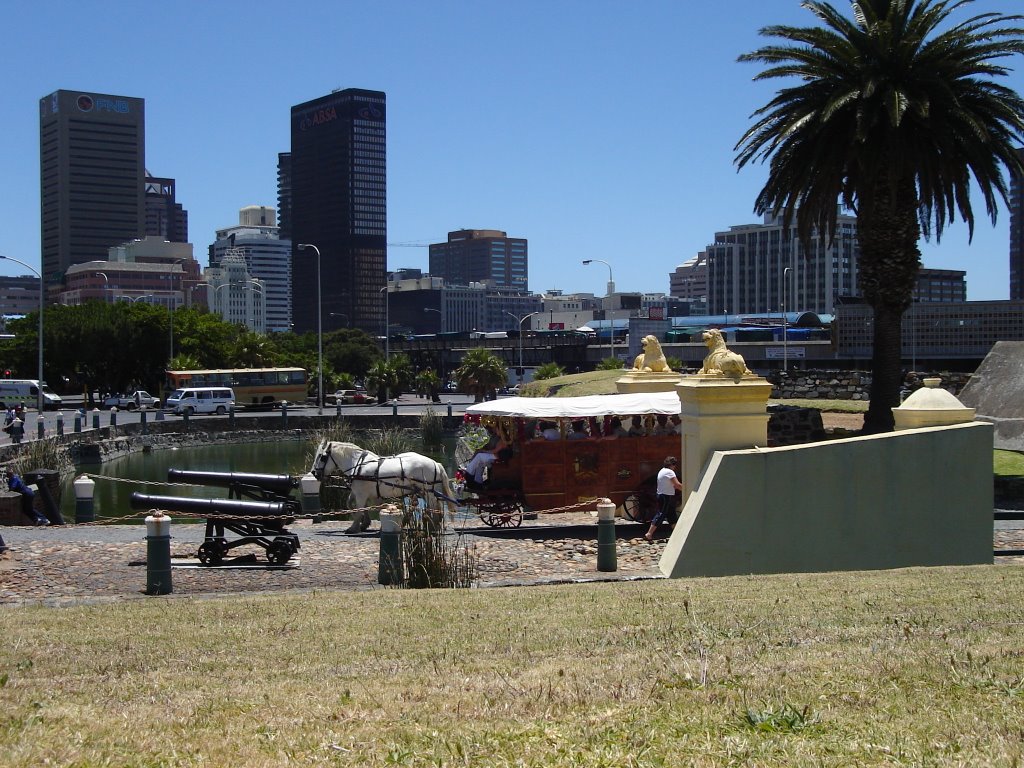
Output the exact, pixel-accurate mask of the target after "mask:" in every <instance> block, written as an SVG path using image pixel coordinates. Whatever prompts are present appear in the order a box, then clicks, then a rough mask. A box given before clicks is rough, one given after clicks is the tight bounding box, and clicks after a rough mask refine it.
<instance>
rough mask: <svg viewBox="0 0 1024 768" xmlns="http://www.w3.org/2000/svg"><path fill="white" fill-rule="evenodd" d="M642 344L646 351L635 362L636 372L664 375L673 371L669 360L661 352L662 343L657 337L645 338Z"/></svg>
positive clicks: (634, 368)
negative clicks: (669, 365) (663, 373)
mask: <svg viewBox="0 0 1024 768" xmlns="http://www.w3.org/2000/svg"><path fill="white" fill-rule="evenodd" d="M640 343H641V344H643V346H644V351H643V352H641V353H640V354H639V355H637V356H636V360H635V361H633V370H634V371H644V372H645V373H662V372H668V371H671V370H672V369H671V368H669V367H668V360H666V359H665V353H664V352H662V351H661V342H660V341H658V337H657V336H644V338H643V340H642V341H641V342H640Z"/></svg>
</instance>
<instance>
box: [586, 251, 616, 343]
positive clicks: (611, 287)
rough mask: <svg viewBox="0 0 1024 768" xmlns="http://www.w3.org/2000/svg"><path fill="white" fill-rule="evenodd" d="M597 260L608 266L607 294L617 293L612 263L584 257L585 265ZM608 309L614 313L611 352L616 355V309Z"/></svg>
mask: <svg viewBox="0 0 1024 768" xmlns="http://www.w3.org/2000/svg"><path fill="white" fill-rule="evenodd" d="M595 261H596V262H597V263H598V264H604V265H605V266H606V267H608V287H607V292H608V293H607V295H608V296H611V295H612V294H614V293H615V278H613V277H612V265H611V264H609V263H608V262H607V261H604V260H603V259H584V260H583V263H584V265H586V264H593V263H594V262H595ZM608 311H609V312H611V315H612V323H611V325H612V336H611V345H610V353H611V356H612V357H615V310H614V309H610V308H609V310H608Z"/></svg>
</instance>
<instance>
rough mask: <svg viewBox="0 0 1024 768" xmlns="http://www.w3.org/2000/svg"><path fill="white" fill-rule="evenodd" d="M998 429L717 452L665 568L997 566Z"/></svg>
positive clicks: (677, 573)
mask: <svg viewBox="0 0 1024 768" xmlns="http://www.w3.org/2000/svg"><path fill="white" fill-rule="evenodd" d="M992 509H993V494H992V426H991V425H990V424H985V423H982V422H972V423H969V424H959V425H956V426H951V427H930V428H925V429H914V430H907V431H903V432H893V433H888V434H884V435H873V436H867V437H855V438H850V439H847V440H833V441H828V442H822V443H812V444H809V445H801V446H793V447H785V448H767V449H753V450H736V451H716V452H715V453H714V454H712V456H711V459H710V460H709V461H708V464H707V466H706V467H705V469H704V472H703V474H702V475H701V478H700V480H699V482H698V485H697V487H696V489H695V490H694V492H693V493H691V494H690V496H689V498H688V500H687V502H686V505H685V507H684V508H683V512H682V514H681V515H680V518H679V522H678V524H677V525H676V529H675V531H674V532H673V534H672V538H671V539H670V540H669V542H668V545H667V546H666V549H665V552H664V554H663V555H662V558H661V564H660V565H661V570H662V572H663V573H664V574H665V575H667V576H670V577H683V576H726V575H737V574H749V573H796V572H814V571H844V570H872V569H882V568H904V567H909V566H934V565H967V564H979V563H991V562H992V525H993V524H992V520H993V517H992Z"/></svg>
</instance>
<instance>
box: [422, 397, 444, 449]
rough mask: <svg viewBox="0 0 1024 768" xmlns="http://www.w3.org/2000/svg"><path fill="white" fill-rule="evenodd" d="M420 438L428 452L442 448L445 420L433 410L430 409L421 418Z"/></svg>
mask: <svg viewBox="0 0 1024 768" xmlns="http://www.w3.org/2000/svg"><path fill="white" fill-rule="evenodd" d="M420 438H421V439H422V441H423V447H424V449H426V450H436V449H438V448H440V447H441V443H442V440H443V439H444V419H442V418H441V414H439V413H438V412H437V411H435V410H434V409H433V408H430V407H428V408H427V409H426V410H425V411H424V412H423V414H422V415H421V416H420Z"/></svg>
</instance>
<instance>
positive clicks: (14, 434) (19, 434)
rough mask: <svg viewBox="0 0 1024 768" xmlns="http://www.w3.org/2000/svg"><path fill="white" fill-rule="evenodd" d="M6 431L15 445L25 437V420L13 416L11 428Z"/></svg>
mask: <svg viewBox="0 0 1024 768" xmlns="http://www.w3.org/2000/svg"><path fill="white" fill-rule="evenodd" d="M8 433H9V434H10V436H11V442H12V443H14V444H15V445H17V444H18V443H20V442H21V439H22V438H23V437H25V422H23V421H22V420H21V419H19V418H18V417H15V418H14V421H12V422H11V428H10V429H9V430H8Z"/></svg>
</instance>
